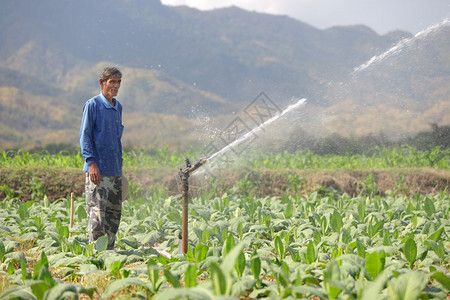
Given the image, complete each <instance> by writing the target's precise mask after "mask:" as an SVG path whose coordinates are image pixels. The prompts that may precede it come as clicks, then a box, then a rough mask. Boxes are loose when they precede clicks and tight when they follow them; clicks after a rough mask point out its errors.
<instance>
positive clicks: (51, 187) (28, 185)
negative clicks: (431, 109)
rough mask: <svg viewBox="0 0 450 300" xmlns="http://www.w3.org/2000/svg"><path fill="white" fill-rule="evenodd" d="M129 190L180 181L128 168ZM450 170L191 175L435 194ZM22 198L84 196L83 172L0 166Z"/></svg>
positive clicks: (269, 188) (261, 191)
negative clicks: (39, 195) (35, 196)
mask: <svg viewBox="0 0 450 300" xmlns="http://www.w3.org/2000/svg"><path fill="white" fill-rule="evenodd" d="M124 175H125V176H127V178H128V180H129V182H130V184H131V188H134V189H142V190H147V189H150V188H152V187H155V186H156V187H159V188H160V189H165V190H166V193H167V194H172V195H175V194H179V193H180V190H179V183H180V179H179V176H178V171H177V170H174V169H152V168H133V169H131V168H129V169H125V170H124ZM449 186H450V171H449V170H436V169H431V168H430V169H426V168H422V169H384V170H250V169H240V170H229V171H227V172H223V173H221V174H214V176H208V177H206V178H205V177H204V176H196V175H195V174H194V176H191V178H190V191H191V193H192V194H196V193H209V192H211V191H214V192H216V193H222V192H225V191H227V190H229V189H232V188H234V189H235V190H237V191H238V192H251V193H252V194H253V195H255V196H281V195H282V194H286V193H288V194H289V193H306V192H309V191H312V190H316V189H323V188H325V189H333V190H335V191H336V192H337V193H341V194H343V193H347V194H348V195H351V196H355V195H359V194H365V193H372V194H373V193H377V194H384V193H386V192H387V191H392V192H394V193H402V194H407V195H408V194H414V193H419V194H436V193H439V192H441V191H445V192H448V191H449ZM12 192H13V193H14V195H15V196H19V197H20V198H21V199H23V200H24V201H28V200H30V199H33V193H34V194H35V195H36V193H37V194H39V193H40V194H43V193H44V194H46V195H47V197H48V198H49V199H50V200H51V201H53V200H56V199H59V198H65V197H69V196H70V194H71V193H74V195H76V196H82V194H83V192H84V172H83V171H81V170H78V169H69V168H57V167H47V168H43V167H24V168H4V169H1V170H0V200H3V199H4V198H5V197H6V196H7V194H8V193H9V195H11V193H12Z"/></svg>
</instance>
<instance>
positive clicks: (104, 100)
mask: <svg viewBox="0 0 450 300" xmlns="http://www.w3.org/2000/svg"><path fill="white" fill-rule="evenodd" d="M121 81H122V73H121V72H120V71H119V70H118V69H117V68H115V67H108V68H105V69H103V71H102V73H101V75H100V79H99V83H100V86H101V89H102V90H101V93H100V94H99V95H97V96H95V97H93V98H91V99H89V100H88V101H87V102H86V103H85V105H84V107H83V118H82V121H81V128H80V146H81V152H82V154H83V157H84V160H85V162H84V168H83V170H84V171H85V172H86V181H85V188H86V206H87V209H86V210H87V215H88V231H89V242H90V243H92V242H93V241H95V240H97V239H98V238H99V237H101V236H104V235H107V236H108V249H110V250H111V249H113V248H114V243H115V240H116V233H117V230H118V229H119V224H120V218H121V213H122V142H121V138H122V132H123V125H122V105H121V104H120V103H119V101H117V99H116V98H115V96H117V93H118V92H119V88H120V84H121Z"/></svg>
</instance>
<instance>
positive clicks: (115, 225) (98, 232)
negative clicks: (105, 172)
mask: <svg viewBox="0 0 450 300" xmlns="http://www.w3.org/2000/svg"><path fill="white" fill-rule="evenodd" d="M85 189H86V211H87V216H88V232H89V242H90V243H92V242H93V241H95V240H97V239H98V238H100V237H102V236H104V235H107V236H108V249H109V250H112V249H113V248H114V243H115V241H116V233H117V230H118V229H119V224H120V218H121V216H122V177H118V176H102V179H101V181H100V184H99V185H95V184H94V183H92V181H91V180H90V178H89V173H88V172H86V181H85Z"/></svg>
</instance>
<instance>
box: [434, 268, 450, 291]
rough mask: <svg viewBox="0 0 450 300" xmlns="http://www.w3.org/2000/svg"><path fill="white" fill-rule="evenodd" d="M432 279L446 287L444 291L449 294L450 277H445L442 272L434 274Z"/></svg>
mask: <svg viewBox="0 0 450 300" xmlns="http://www.w3.org/2000/svg"><path fill="white" fill-rule="evenodd" d="M431 277H433V278H434V279H436V280H437V281H438V282H439V283H440V284H442V286H443V287H444V289H446V290H447V292H449V291H450V277H449V276H447V275H445V274H444V273H442V272H434V273H433V274H432V275H431Z"/></svg>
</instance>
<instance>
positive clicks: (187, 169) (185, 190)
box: [177, 157, 207, 254]
mask: <svg viewBox="0 0 450 300" xmlns="http://www.w3.org/2000/svg"><path fill="white" fill-rule="evenodd" d="M206 161H207V159H206V158H201V159H199V160H196V161H195V162H193V163H191V161H190V160H189V158H187V157H186V158H185V159H184V165H181V166H178V167H177V168H178V170H179V172H178V174H179V176H180V179H181V183H180V188H181V198H182V201H183V207H182V215H181V224H182V225H181V243H182V251H183V253H185V254H186V252H187V249H188V194H189V176H190V175H191V174H192V173H193V172H194V171H195V170H197V169H198V168H200V167H201V166H202V165H203V164H205V163H206Z"/></svg>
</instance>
